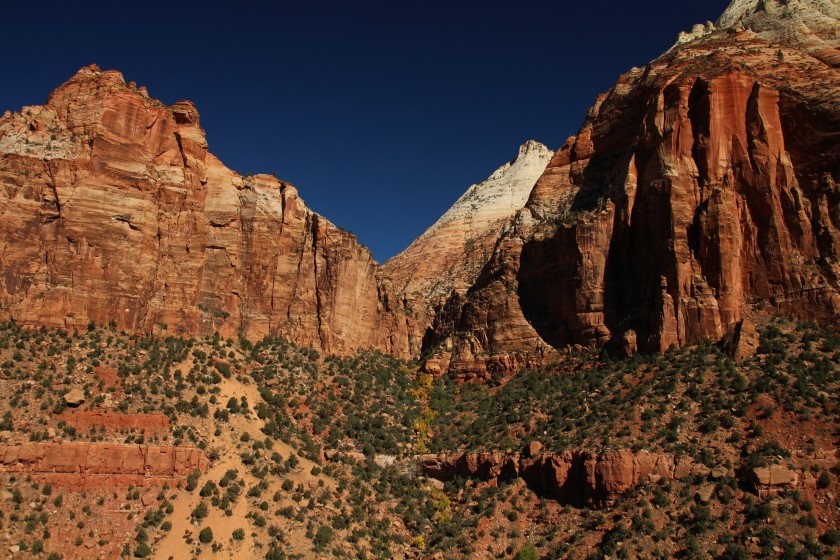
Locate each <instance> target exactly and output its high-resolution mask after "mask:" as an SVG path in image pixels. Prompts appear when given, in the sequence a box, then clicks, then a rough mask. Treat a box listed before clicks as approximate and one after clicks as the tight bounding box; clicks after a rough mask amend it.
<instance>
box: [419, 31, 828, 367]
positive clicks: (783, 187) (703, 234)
mask: <svg viewBox="0 0 840 560" xmlns="http://www.w3.org/2000/svg"><path fill="white" fill-rule="evenodd" d="M824 54H825V52H824V51H823V52H822V55H824ZM822 55H821V57H815V56H812V55H810V54H807V53H805V52H802V51H800V50H798V49H796V48H789V47H781V48H780V47H779V46H778V45H777V44H776V45H771V44H769V43H766V42H765V41H764V40H762V39H761V38H760V37H759V36H757V35H756V34H754V33H752V32H750V31H736V30H723V31H717V32H714V33H711V34H709V35H706V36H703V37H702V38H700V39H697V40H694V41H691V42H688V43H686V44H683V45H680V46H678V47H676V48H674V49H673V50H671V51H670V52H668V53H667V54H666V55H664V56H663V57H661V58H660V59H658V60H656V61H654V62H652V63H651V64H650V65H649V66H648V67H647V68H645V69H643V70H633V71H631V72H630V73H628V74H626V75H624V76H622V77H621V78H620V80H619V81H618V83H617V84H616V86H615V87H614V88H613V89H612V90H611V91H610V92H608V93H607V94H605V95H603V96H601V97H600V98H599V99H598V101H597V103H596V105H595V107H593V109H592V110H591V111H590V113H589V115H588V117H587V120H586V122H585V124H584V126H583V128H582V129H581V131H580V133H579V134H578V136H576V137H574V138H571V139H570V140H569V141H568V142H567V144H566V145H565V146H564V147H563V148H561V149H560V150H559V151H558V152H557V153H556V154H555V155H554V158H553V159H552V161H551V163H549V165H548V168H547V169H546V171H545V173H544V174H543V176H542V177H541V178H540V179H539V180H538V181H537V184H536V185H535V187H534V189H533V191H532V193H531V197H530V199H529V201H528V203H527V204H526V206H525V208H524V209H523V210H522V211H521V212H519V214H518V215H517V216H515V217H514V218H512V219H511V220H510V221H509V223H508V224H507V226H506V228H505V230H504V232H503V234H502V238H501V239H500V240H499V242H498V243H497V245H496V249H495V253H494V255H493V256H492V257H491V258H490V259H489V260H488V264H487V265H486V266H485V268H484V269H483V271H482V272H481V274H480V275H479V277H478V279H477V281H476V282H475V283H474V284H473V285H472V287H471V288H470V289H469V290H468V291H467V292H466V294H465V295H459V296H458V297H457V298H452V299H450V301H449V302H448V303H447V304H446V305H444V306H441V307H440V308H439V310H438V314H437V318H436V321H435V327H434V336H429V337H427V350H429V351H432V352H434V353H435V357H434V358H433V359H432V361H431V369H432V370H443V369H447V368H448V369H450V370H452V371H455V372H459V373H460V374H461V375H462V376H463V377H464V378H467V379H468V378H473V377H477V378H486V377H488V376H489V375H490V373H491V372H492V370H493V369H501V370H514V369H516V368H518V367H522V366H523V365H528V364H530V363H533V362H537V361H540V360H544V359H546V358H551V357H556V356H557V354H556V349H557V348H560V347H562V346H564V345H568V344H584V345H589V344H603V343H605V342H608V341H609V340H611V339H613V340H618V339H624V340H635V341H637V344H638V346H639V347H640V348H642V349H648V350H652V351H664V350H665V349H667V348H668V347H669V346H671V345H672V344H676V345H684V344H688V343H691V342H696V341H700V340H703V339H711V340H715V341H716V340H719V339H720V338H721V337H722V336H723V335H724V334H725V333H726V331H727V330H728V329H730V328H731V327H732V326H733V325H735V324H736V323H737V322H738V321H740V320H741V319H742V318H743V317H744V314H745V311H746V310H747V309H748V307H749V306H750V305H751V304H753V303H757V302H763V303H766V304H768V305H770V306H772V307H775V308H776V309H778V310H779V311H781V312H784V313H786V314H791V315H797V316H799V317H802V318H805V319H816V320H818V321H820V322H821V323H823V324H828V325H831V324H836V323H837V318H838V314H840V295H838V272H840V264H839V261H838V258H840V220H838V214H840V207H838V201H840V191H839V190H838V183H840V135H838V132H837V131H838V130H840V91H838V90H837V88H836V84H837V83H840V73H838V70H837V69H836V67H834V66H832V65H831V64H830V63H828V62H826V61H825V60H824V58H825V56H822Z"/></svg>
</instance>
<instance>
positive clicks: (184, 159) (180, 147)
mask: <svg viewBox="0 0 840 560" xmlns="http://www.w3.org/2000/svg"><path fill="white" fill-rule="evenodd" d="M175 141H176V142H177V143H178V151H179V152H180V154H181V161H182V162H183V164H184V169H189V167H190V166H189V164H188V163H187V153H186V152H185V151H184V141H183V139H182V138H181V133H180V132H177V131H176V132H175Z"/></svg>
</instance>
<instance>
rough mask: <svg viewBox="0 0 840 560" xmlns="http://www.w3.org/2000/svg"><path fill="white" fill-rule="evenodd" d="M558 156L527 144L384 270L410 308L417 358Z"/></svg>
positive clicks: (386, 265) (412, 338) (540, 146)
mask: <svg viewBox="0 0 840 560" xmlns="http://www.w3.org/2000/svg"><path fill="white" fill-rule="evenodd" d="M552 155H553V152H552V151H551V150H549V149H548V148H547V147H545V146H544V145H543V144H540V143H539V142H535V141H533V140H531V141H528V142H526V143H525V144H523V145H522V146H521V147H520V148H519V154H518V155H517V157H516V159H515V160H513V161H511V162H509V163H506V164H505V165H503V166H502V167H500V168H499V169H497V170H496V171H495V172H494V173H493V174H492V175H490V177H489V178H488V179H487V180H485V181H483V182H482V183H479V184H477V185H472V186H471V187H470V188H469V189H467V191H466V192H465V193H464V194H463V195H462V196H461V197H460V198H459V199H458V200H457V201H456V202H455V204H454V205H453V206H452V207H451V208H450V209H449V210H448V211H447V212H446V213H445V214H444V215H443V216H441V217H440V219H439V220H438V221H437V222H435V223H434V224H433V225H432V226H431V227H430V228H429V229H428V230H426V232H425V233H423V235H421V236H420V237H418V238H417V239H416V240H415V241H414V242H413V243H412V244H411V245H410V246H409V247H408V248H407V249H406V250H405V251H403V252H402V253H400V254H399V255H397V256H395V257H394V258H392V259H390V260H389V261H388V262H386V263H385V264H384V265H383V267H382V269H383V272H384V273H385V274H386V276H387V277H388V278H389V279H390V280H391V281H392V282H393V285H394V288H395V289H396V290H397V291H398V292H399V293H400V294H401V295H402V297H403V299H404V301H405V302H406V304H407V310H408V313H407V318H408V321H409V335H410V338H411V342H412V350H413V353H414V354H417V353H418V352H419V350H420V348H421V344H422V342H423V336H424V334H425V332H426V330H427V329H428V328H430V327H431V326H432V320H433V318H434V307H435V306H437V305H441V304H443V303H444V302H445V301H446V297H448V296H449V295H450V293H451V292H452V291H453V290H456V291H459V292H464V291H466V290H467V289H468V288H469V287H470V286H471V285H472V284H473V282H475V279H476V278H477V276H478V274H479V272H480V271H481V269H482V268H483V267H484V265H485V264H486V263H487V260H488V259H489V258H490V255H491V254H492V253H493V246H494V245H495V243H496V241H497V240H498V238H499V235H500V234H501V232H502V229H503V228H504V226H505V224H506V223H507V221H508V220H509V219H510V217H511V216H512V215H514V214H515V213H516V212H517V211H518V210H520V209H521V208H522V207H523V206H524V205H525V203H526V202H527V201H528V196H529V195H530V193H531V189H533V188H534V183H536V181H537V179H538V178H539V177H540V175H542V173H543V171H544V170H545V168H546V166H547V165H548V162H549V161H550V160H551V157H552Z"/></svg>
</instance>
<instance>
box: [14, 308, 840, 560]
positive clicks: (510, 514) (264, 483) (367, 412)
mask: <svg viewBox="0 0 840 560" xmlns="http://www.w3.org/2000/svg"><path fill="white" fill-rule="evenodd" d="M757 323H758V325H759V332H760V335H761V344H760V347H759V348H758V352H757V353H756V354H755V356H753V357H751V358H747V359H746V360H744V361H743V362H741V363H736V362H735V361H734V360H733V359H732V358H731V357H730V356H729V355H727V354H726V353H725V352H724V351H722V350H721V349H719V348H718V347H715V346H712V345H701V346H692V347H687V348H684V349H681V350H671V351H669V352H667V353H666V354H664V355H647V356H645V355H637V356H636V357H634V358H632V359H629V360H618V359H613V358H609V357H608V356H606V355H601V354H599V353H598V352H595V351H592V350H587V349H581V348H578V349H574V350H570V351H568V354H567V356H566V357H565V359H563V360H561V361H559V362H557V363H554V364H550V365H547V366H546V367H544V368H540V369H529V370H524V371H521V372H520V373H518V374H517V375H514V376H512V377H509V378H501V377H500V378H494V379H492V380H491V382H490V383H488V384H486V385H479V384H471V383H468V384H462V385H457V384H455V383H454V382H453V381H452V380H451V379H449V378H446V377H443V378H438V379H433V378H432V377H431V376H429V375H428V374H425V373H423V372H422V371H421V370H420V369H419V368H418V366H417V364H412V363H406V362H403V361H400V360H396V359H394V358H391V357H389V356H386V355H384V354H382V353H379V352H374V351H364V352H359V353H357V354H356V355H354V356H350V357H346V358H339V357H334V356H321V355H319V353H318V352H316V351H314V350H312V349H309V348H300V347H296V346H294V345H291V344H289V343H287V342H285V341H283V340H280V339H266V340H262V341H259V342H249V341H246V340H232V339H224V338H221V337H219V336H215V337H205V338H200V339H180V338H175V337H168V338H162V337H153V336H151V335H147V336H142V335H132V334H127V333H124V332H118V331H117V330H116V329H115V328H113V326H107V325H93V324H91V325H90V326H89V328H88V329H87V330H85V331H81V332H72V331H64V330H59V329H23V328H20V327H19V326H17V325H16V324H14V323H13V322H8V323H4V324H3V325H2V326H0V391H2V395H3V396H2V398H0V437H2V439H3V441H2V444H3V447H2V449H3V454H4V455H3V457H5V458H4V459H3V462H2V463H0V471H2V472H0V481H2V492H3V493H2V496H0V536H3V537H4V538H5V541H4V543H3V547H4V549H6V548H9V549H10V550H11V549H14V550H15V551H16V552H15V557H20V558H50V559H56V558H111V557H117V556H123V557H138V558H143V557H154V558H170V557H172V558H187V557H207V558H214V557H215V558H228V557H238V558H251V557H253V558H268V559H280V558H371V559H373V558H435V559H443V558H518V559H525V558H593V559H595V558H607V557H610V558H672V557H673V558H749V557H767V558H832V557H836V555H837V554H838V550H840V548H838V546H840V545H838V542H840V533H839V532H838V529H840V513H839V510H838V505H840V502H838V494H840V488H839V487H838V482H837V479H838V475H840V472H838V462H837V455H836V448H837V438H838V435H839V434H838V421H840V407H839V406H838V405H839V404H840V403H838V398H839V396H840V369H838V363H840V338H838V337H837V336H836V335H834V334H832V333H830V332H827V331H825V330H822V329H820V328H818V327H816V326H815V325H806V324H797V323H793V322H791V321H788V320H786V319H783V318H780V317H775V316H773V317H771V316H764V315H763V316H761V317H760V319H759V320H757ZM159 332H164V333H165V330H164V327H163V326H162V327H161V329H159ZM73 391H81V393H82V394H83V399H84V400H83V402H81V404H79V403H78V400H79V399H74V398H72V396H71V394H72V392H73ZM59 442H60V443H61V444H62V445H61V446H60V447H59V449H69V447H68V444H70V443H72V442H75V443H89V444H90V445H91V446H98V447H90V449H92V450H96V451H95V453H98V454H99V455H97V456H100V455H103V454H107V453H112V452H113V449H115V448H117V447H119V446H117V444H121V445H123V446H125V445H127V446H139V447H141V448H144V449H145V448H146V447H150V446H156V447H155V448H173V449H174V450H179V449H188V448H197V449H199V450H200V451H201V453H203V456H204V458H205V459H206V461H205V462H203V463H201V468H196V469H194V470H191V471H189V472H183V471H178V469H177V468H175V469H174V470H173V471H172V473H171V476H170V477H169V478H166V477H164V479H160V478H158V479H153V478H152V477H150V476H148V473H144V472H142V468H145V467H143V466H142V465H141V471H140V472H133V471H131V472H128V471H129V470H130V468H129V467H126V466H125V465H123V467H124V471H123V472H120V473H116V472H113V473H108V472H101V471H95V469H93V468H92V466H91V461H92V460H91V459H87V461H88V462H87V464H73V463H72V461H73V460H74V459H73V457H63V458H62V460H61V461H57V460H56V461H57V462H56V461H54V463H50V464H48V465H47V464H45V461H46V460H42V461H41V462H40V463H39V462H38V461H36V460H31V459H27V458H20V457H18V458H17V459H12V458H11V457H12V455H13V454H14V453H13V452H12V451H10V450H14V449H20V448H21V446H22V445H23V444H43V445H54V444H57V443H59ZM534 442H539V443H540V444H541V445H542V448H543V449H544V450H546V451H551V452H554V451H563V450H580V449H583V450H588V451H589V452H592V453H600V452H606V451H610V450H631V451H634V452H638V451H642V450H646V451H650V452H652V453H666V454H669V455H673V456H675V457H687V458H690V459H691V460H692V461H693V462H695V463H697V464H700V465H703V466H705V467H706V469H707V470H706V471H704V472H706V473H707V474H703V475H696V474H695V475H693V476H690V477H686V478H683V479H674V480H672V479H665V478H661V479H657V478H655V477H652V478H651V479H649V480H645V481H643V482H641V483H639V484H638V485H636V486H635V487H633V488H631V490H629V491H628V492H626V493H624V494H623V495H621V496H620V497H618V499H616V500H615V501H613V502H611V503H610V504H608V505H607V507H604V508H601V509H594V508H589V507H580V506H579V505H576V504H569V503H562V502H561V501H559V500H556V499H552V498H550V497H546V496H545V495H542V494H541V492H540V491H539V489H536V488H533V487H530V486H529V485H528V484H526V482H524V481H523V480H522V479H520V478H517V477H515V476H508V477H505V476H495V477H485V478H483V479H478V478H476V479H469V478H463V477H460V476H455V477H453V478H452V479H451V480H447V481H446V482H441V481H438V480H433V479H430V478H426V477H424V476H422V473H420V472H419V471H418V468H417V462H416V459H415V457H417V456H418V455H421V454H426V456H428V454H434V453H437V454H444V453H450V454H451V453H468V452H475V451H496V452H502V453H503V454H506V455H512V454H515V453H518V452H520V451H521V450H522V449H523V448H525V447H527V446H529V445H531V444H533V443H534ZM103 446H104V447H103ZM119 448H120V449H122V447H119ZM103 449H104V451H103ZM109 449H110V450H111V451H108V450H109ZM174 450H173V454H174V453H176V451H174ZM15 453H17V452H15ZM92 453H94V451H88V454H87V457H91V456H92ZM57 456H60V453H59V455H57ZM3 457H0V459H2V458H3ZM51 460H52V459H51ZM105 463H107V461H104V462H103V464H105ZM68 464H69V465H70V466H69V467H68ZM770 467H773V468H778V469H781V470H783V471H784V472H786V473H792V475H791V476H793V477H794V478H793V479H792V480H790V481H781V482H779V483H777V482H778V481H775V482H774V481H770V483H767V484H764V483H762V482H760V481H757V479H756V478H755V477H754V476H752V475H751V474H750V473H753V475H754V473H755V472H757V469H759V470H760V469H762V468H764V469H767V468H770ZM103 468H105V467H103ZM774 472H775V471H774ZM780 472H781V471H780ZM129 475H131V476H129ZM751 476H752V478H751ZM765 482H766V481H765ZM10 547H11V548H10Z"/></svg>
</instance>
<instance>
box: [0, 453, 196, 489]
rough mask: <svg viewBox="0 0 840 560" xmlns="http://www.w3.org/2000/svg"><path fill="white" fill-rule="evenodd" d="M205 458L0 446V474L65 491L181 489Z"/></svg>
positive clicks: (172, 454) (192, 454) (165, 454)
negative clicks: (16, 475) (19, 476)
mask: <svg viewBox="0 0 840 560" xmlns="http://www.w3.org/2000/svg"><path fill="white" fill-rule="evenodd" d="M195 469H198V470H200V471H202V472H203V471H205V470H207V458H206V457H205V456H204V453H203V452H202V451H201V450H200V449H198V448H197V447H176V446H169V447H162V446H157V445H127V444H118V443H24V444H20V445H0V472H2V473H20V474H26V475H29V476H31V477H32V478H33V479H35V480H39V481H43V482H49V483H50V484H57V485H60V486H65V487H74V488H89V487H98V486H106V487H116V486H119V487H122V486H128V485H134V486H156V485H163V484H164V483H167V484H169V485H170V486H172V485H180V484H181V482H182V481H183V480H184V479H185V478H186V476H187V475H188V474H189V473H191V472H192V471H194V470H195Z"/></svg>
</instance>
